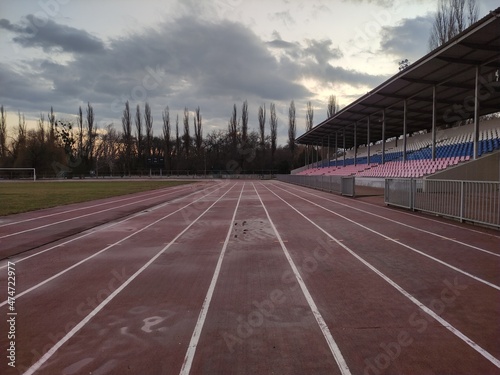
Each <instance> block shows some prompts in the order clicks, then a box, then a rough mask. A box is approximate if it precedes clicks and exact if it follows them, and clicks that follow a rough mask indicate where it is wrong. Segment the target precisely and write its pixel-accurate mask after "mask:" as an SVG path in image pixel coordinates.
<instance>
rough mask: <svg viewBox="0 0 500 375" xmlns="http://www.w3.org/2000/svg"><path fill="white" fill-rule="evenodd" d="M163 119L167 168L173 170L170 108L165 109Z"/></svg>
mask: <svg viewBox="0 0 500 375" xmlns="http://www.w3.org/2000/svg"><path fill="white" fill-rule="evenodd" d="M162 117H163V143H164V149H165V167H167V163H168V165H170V168H172V166H171V164H170V158H171V153H172V148H171V144H170V109H169V108H168V106H167V107H166V108H165V110H164V111H163V114H162Z"/></svg>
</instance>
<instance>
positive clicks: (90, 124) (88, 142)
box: [84, 103, 97, 167]
mask: <svg viewBox="0 0 500 375" xmlns="http://www.w3.org/2000/svg"><path fill="white" fill-rule="evenodd" d="M86 123H87V134H86V137H85V146H84V150H85V156H86V157H87V159H88V161H89V167H92V160H93V157H94V147H95V139H96V137H97V128H96V126H95V125H94V108H92V105H91V104H90V103H87V119H86Z"/></svg>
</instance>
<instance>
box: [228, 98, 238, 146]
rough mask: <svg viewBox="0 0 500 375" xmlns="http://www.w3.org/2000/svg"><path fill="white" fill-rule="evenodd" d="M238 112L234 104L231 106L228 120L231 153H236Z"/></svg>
mask: <svg viewBox="0 0 500 375" xmlns="http://www.w3.org/2000/svg"><path fill="white" fill-rule="evenodd" d="M238 128H239V123H238V110H237V109H236V104H234V105H233V112H232V114H231V117H230V118H229V123H228V133H229V138H230V139H231V144H232V146H233V152H236V148H237V147H238Z"/></svg>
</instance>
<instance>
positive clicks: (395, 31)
mask: <svg viewBox="0 0 500 375" xmlns="http://www.w3.org/2000/svg"><path fill="white" fill-rule="evenodd" d="M432 22H433V17H432V15H431V14H428V15H427V16H420V17H416V18H405V19H403V20H402V21H401V22H400V23H399V24H398V25H396V26H384V27H382V31H381V42H380V48H381V51H380V52H382V53H390V54H391V55H394V56H396V57H398V58H408V59H409V60H410V61H411V62H414V61H416V60H418V59H419V58H420V57H422V56H424V55H425V54H426V53H427V52H428V39H429V33H430V30H431V28H432Z"/></svg>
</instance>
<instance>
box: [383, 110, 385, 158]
mask: <svg viewBox="0 0 500 375" xmlns="http://www.w3.org/2000/svg"><path fill="white" fill-rule="evenodd" d="M382 164H385V109H384V110H382Z"/></svg>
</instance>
